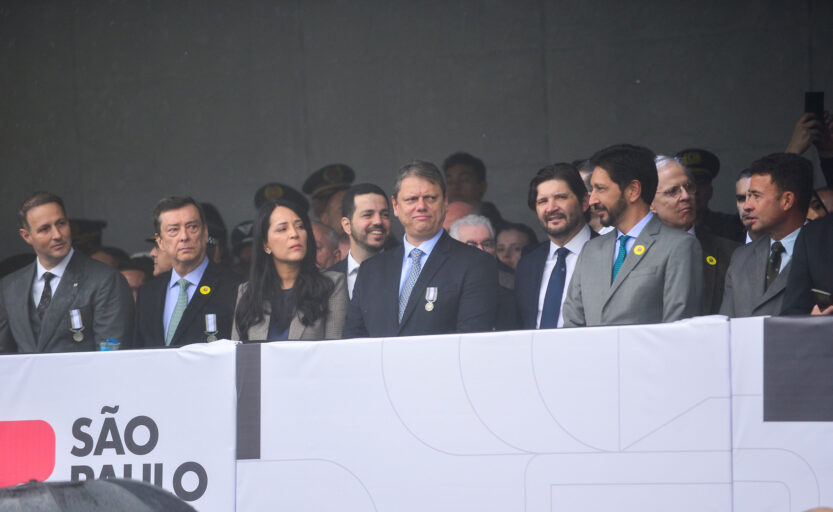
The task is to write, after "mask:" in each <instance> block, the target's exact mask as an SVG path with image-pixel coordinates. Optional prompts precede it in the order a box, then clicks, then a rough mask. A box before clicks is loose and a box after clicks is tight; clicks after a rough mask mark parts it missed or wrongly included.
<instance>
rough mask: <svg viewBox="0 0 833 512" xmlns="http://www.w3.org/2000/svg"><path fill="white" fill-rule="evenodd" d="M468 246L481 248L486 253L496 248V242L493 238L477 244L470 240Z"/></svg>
mask: <svg viewBox="0 0 833 512" xmlns="http://www.w3.org/2000/svg"><path fill="white" fill-rule="evenodd" d="M466 245H470V246H472V247H480V248H481V249H482V250H484V251H489V250H492V249H494V248H495V241H494V240H492V239H491V238H490V239H488V240H483V241H482V242H475V241H474V240H469V241H468V242H466Z"/></svg>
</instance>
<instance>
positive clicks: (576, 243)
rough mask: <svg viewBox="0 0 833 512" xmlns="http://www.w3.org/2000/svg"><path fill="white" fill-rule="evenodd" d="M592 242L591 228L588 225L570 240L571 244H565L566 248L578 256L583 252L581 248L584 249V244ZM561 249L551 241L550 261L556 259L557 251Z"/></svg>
mask: <svg viewBox="0 0 833 512" xmlns="http://www.w3.org/2000/svg"><path fill="white" fill-rule="evenodd" d="M589 240H590V226H588V225H587V224H585V225H584V227H583V228H581V230H579V232H578V233H576V234H575V236H574V237H573V238H571V239H570V241H569V242H567V243H566V244H564V247H566V248H567V250H568V251H570V252H571V253H572V254H578V253H580V252H581V248H582V247H584V244H585V243H587V242H588V241H589ZM558 249H559V247H558V246H557V245H556V244H555V242H553V241H552V240H550V254H549V257H548V259H550V260H552V259H555V251H557V250H558Z"/></svg>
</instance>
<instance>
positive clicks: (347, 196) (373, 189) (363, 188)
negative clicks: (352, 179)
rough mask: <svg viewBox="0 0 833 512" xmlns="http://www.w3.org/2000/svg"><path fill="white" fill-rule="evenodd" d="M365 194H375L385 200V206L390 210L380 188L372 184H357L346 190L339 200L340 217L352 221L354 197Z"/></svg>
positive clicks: (386, 197) (354, 204)
mask: <svg viewBox="0 0 833 512" xmlns="http://www.w3.org/2000/svg"><path fill="white" fill-rule="evenodd" d="M365 194H377V195H380V196H382V197H384V198H385V204H387V205H388V208H390V200H389V199H388V196H386V195H385V191H384V190H382V187H379V186H378V185H374V184H373V183H359V184H358V185H353V186H352V187H350V188H348V189H347V192H345V193H344V197H342V198H341V215H342V216H344V217H347V218H348V219H351V220H352V219H353V214H354V213H356V196H363V195H365Z"/></svg>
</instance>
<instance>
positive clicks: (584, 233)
mask: <svg viewBox="0 0 833 512" xmlns="http://www.w3.org/2000/svg"><path fill="white" fill-rule="evenodd" d="M588 240H590V226H588V225H586V224H585V226H584V227H583V228H582V229H581V231H579V232H578V233H576V236H574V237H573V238H571V239H570V241H569V242H567V243H566V244H565V245H564V247H566V248H567V250H568V251H570V252H569V253H567V256H566V257H565V258H564V263H565V264H566V265H567V269H566V270H567V274H566V277H565V278H564V291H563V292H562V293H561V305H562V306H563V305H564V299H566V297H567V288H569V287H570V278H571V277H572V276H573V270H575V269H576V261H578V255H579V254H580V253H581V248H582V247H584V244H586V243H587V241H588ZM558 249H559V247H558V246H557V245H555V243H554V242H553V241H552V240H550V252H549V255H548V256H547V261H546V263H544V273H543V274H542V275H541V289H540V290H538V316H537V317H536V320H535V327H536V328H539V327H541V312H542V311H543V310H544V299H545V298H546V296H547V285H548V284H549V282H550V275H552V271H553V269H554V268H555V262H556V256H555V251H557V250H558ZM563 325H564V317H563V315H562V314H561V311H559V312H558V324H557V326H558V327H562V326H563Z"/></svg>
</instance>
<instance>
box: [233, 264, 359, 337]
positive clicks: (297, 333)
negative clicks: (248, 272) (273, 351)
mask: <svg viewBox="0 0 833 512" xmlns="http://www.w3.org/2000/svg"><path fill="white" fill-rule="evenodd" d="M322 273H323V274H324V275H325V276H327V277H328V278H329V279H330V280H331V281H332V282H333V284H335V288H334V289H333V292H332V293H331V294H330V297H329V298H328V299H327V308H328V313H327V315H326V316H325V317H323V318H319V319H318V320H316V321H315V322H314V323H313V324H312V325H304V324H303V322H302V321H301V314H300V313H299V312H296V313H295V315H294V316H293V317H292V321H291V322H290V323H289V334H288V336H287V339H290V340H324V339H327V340H336V339H339V338H341V331H342V330H343V329H344V317H345V315H346V314H347V303H348V299H347V278H346V277H345V276H344V274H341V273H338V272H332V271H329V270H325V271H322ZM248 285H249V283H243V284H241V285H240V289H239V292H238V294H237V301H238V304H239V303H240V297H242V296H243V291H245V290H246V287H247V286H248ZM263 306H264V307H263V321H262V322H260V323H257V324H255V325H253V326H251V327H249V332H248V335H249V336H248V339H249V341H263V340H266V341H269V340H267V339H266V338H267V336H268V334H269V318H270V315H271V314H272V304H271V303H269V302H265V303H264V304H263ZM231 339H233V340H239V339H240V333H239V332H238V330H237V319H236V318H235V320H234V324H233V325H232V327H231Z"/></svg>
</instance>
